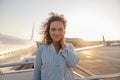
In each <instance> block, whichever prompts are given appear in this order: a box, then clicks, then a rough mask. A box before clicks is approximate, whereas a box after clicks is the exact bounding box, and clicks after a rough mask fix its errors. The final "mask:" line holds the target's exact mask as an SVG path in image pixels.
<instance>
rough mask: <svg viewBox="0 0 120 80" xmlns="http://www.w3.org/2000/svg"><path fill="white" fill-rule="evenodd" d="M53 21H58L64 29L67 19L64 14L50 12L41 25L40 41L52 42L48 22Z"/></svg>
mask: <svg viewBox="0 0 120 80" xmlns="http://www.w3.org/2000/svg"><path fill="white" fill-rule="evenodd" d="M54 21H60V22H62V23H63V25H64V29H66V24H67V21H66V19H65V18H64V15H59V14H57V13H53V12H52V13H50V14H49V17H48V19H46V21H45V22H44V23H42V25H41V33H40V34H41V35H42V43H45V44H50V43H52V42H53V40H52V38H51V37H50V33H49V30H50V24H51V23H52V22H54Z"/></svg>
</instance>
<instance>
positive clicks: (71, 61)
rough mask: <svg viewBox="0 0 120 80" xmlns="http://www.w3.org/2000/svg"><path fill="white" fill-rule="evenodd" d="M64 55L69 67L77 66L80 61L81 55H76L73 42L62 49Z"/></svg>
mask: <svg viewBox="0 0 120 80" xmlns="http://www.w3.org/2000/svg"><path fill="white" fill-rule="evenodd" d="M62 56H63V57H64V59H65V61H66V63H67V65H68V67H71V68H72V67H75V66H76V64H77V63H78V62H79V57H78V56H77V55H76V52H75V51H74V48H73V45H72V44H70V43H69V44H66V48H65V49H64V50H62Z"/></svg>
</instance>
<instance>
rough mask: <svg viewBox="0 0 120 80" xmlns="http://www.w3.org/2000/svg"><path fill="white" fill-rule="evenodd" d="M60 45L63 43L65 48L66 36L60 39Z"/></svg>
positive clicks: (62, 45)
mask: <svg viewBox="0 0 120 80" xmlns="http://www.w3.org/2000/svg"><path fill="white" fill-rule="evenodd" d="M60 45H61V47H62V49H65V47H66V45H65V38H64V37H63V38H62V39H61V40H60Z"/></svg>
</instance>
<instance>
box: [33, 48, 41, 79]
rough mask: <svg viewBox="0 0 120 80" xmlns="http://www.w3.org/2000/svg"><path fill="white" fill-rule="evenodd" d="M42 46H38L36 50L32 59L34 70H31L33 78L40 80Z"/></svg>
mask: <svg viewBox="0 0 120 80" xmlns="http://www.w3.org/2000/svg"><path fill="white" fill-rule="evenodd" d="M41 53H42V46H40V47H38V48H37V50H36V57H35V61H34V71H33V80H41V65H42V61H41V60H42V59H41Z"/></svg>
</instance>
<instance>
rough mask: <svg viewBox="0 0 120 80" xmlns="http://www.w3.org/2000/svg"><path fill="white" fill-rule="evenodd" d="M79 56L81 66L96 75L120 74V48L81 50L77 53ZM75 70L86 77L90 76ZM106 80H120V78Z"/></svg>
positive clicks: (107, 47)
mask: <svg viewBox="0 0 120 80" xmlns="http://www.w3.org/2000/svg"><path fill="white" fill-rule="evenodd" d="M77 55H78V56H79V57H80V62H79V65H80V66H81V67H83V68H85V69H87V70H89V71H90V72H92V73H93V74H95V75H103V74H111V73H118V72H120V46H106V47H99V48H92V49H89V50H81V51H77ZM74 70H75V71H77V72H78V73H80V74H81V75H83V76H85V77H88V76H90V75H87V74H85V73H83V72H80V71H78V70H76V69H74ZM105 80H120V77H119V78H111V79H105Z"/></svg>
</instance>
